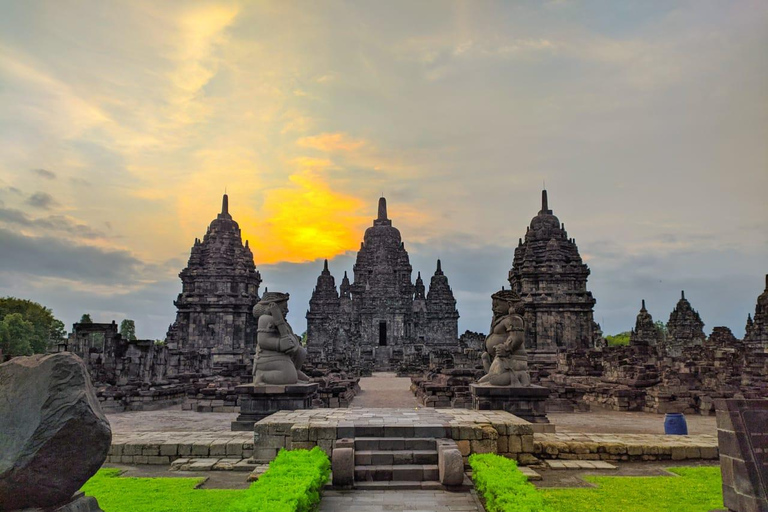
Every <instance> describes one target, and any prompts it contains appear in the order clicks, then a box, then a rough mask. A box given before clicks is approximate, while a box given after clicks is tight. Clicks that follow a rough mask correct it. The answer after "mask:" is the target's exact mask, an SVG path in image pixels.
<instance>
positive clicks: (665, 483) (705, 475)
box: [539, 466, 723, 512]
mask: <svg viewBox="0 0 768 512" xmlns="http://www.w3.org/2000/svg"><path fill="white" fill-rule="evenodd" d="M670 471H672V472H673V473H676V474H678V475H680V477H681V478H675V477H673V476H651V477H649V476H636V477H628V476H586V477H584V479H585V480H587V481H588V482H591V483H594V484H597V485H598V488H596V489H595V488H591V489H584V488H581V489H557V488H547V489H539V492H540V493H541V494H542V495H543V496H544V499H545V501H546V503H547V505H548V506H549V507H550V508H551V509H552V510H553V511H556V512H708V511H709V510H712V509H716V508H723V496H722V487H721V485H722V481H721V479H720V468H719V467H717V466H715V467H683V468H670Z"/></svg>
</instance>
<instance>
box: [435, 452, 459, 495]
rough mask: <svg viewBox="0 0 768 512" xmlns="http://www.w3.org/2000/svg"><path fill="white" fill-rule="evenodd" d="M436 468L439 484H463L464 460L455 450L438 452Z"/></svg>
mask: <svg viewBox="0 0 768 512" xmlns="http://www.w3.org/2000/svg"><path fill="white" fill-rule="evenodd" d="M437 467H438V476H439V479H440V483H441V484H443V485H446V486H451V485H461V484H462V483H463V482H464V459H463V458H462V455H461V453H460V452H459V450H458V449H457V448H447V449H444V450H440V452H438V460H437Z"/></svg>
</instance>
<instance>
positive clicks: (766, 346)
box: [744, 274, 768, 351]
mask: <svg viewBox="0 0 768 512" xmlns="http://www.w3.org/2000/svg"><path fill="white" fill-rule="evenodd" d="M744 342H745V343H748V344H750V345H753V346H756V347H762V349H763V350H764V351H768V274H766V276H765V291H764V292H763V293H761V294H760V295H759V296H758V297H757V304H755V316H754V317H752V316H751V315H747V327H746V333H745V334H744Z"/></svg>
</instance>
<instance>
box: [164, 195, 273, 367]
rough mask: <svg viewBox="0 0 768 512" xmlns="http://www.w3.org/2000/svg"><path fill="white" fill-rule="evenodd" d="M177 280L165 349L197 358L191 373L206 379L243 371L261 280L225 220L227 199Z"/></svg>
mask: <svg viewBox="0 0 768 512" xmlns="http://www.w3.org/2000/svg"><path fill="white" fill-rule="evenodd" d="M179 277H180V278H181V282H182V290H181V293H180V294H179V296H178V298H177V299H176V300H175V301H174V302H173V304H174V305H175V306H176V309H177V312H176V321H175V322H174V323H173V324H172V325H171V326H170V328H169V329H168V334H167V337H166V341H167V343H168V346H169V348H171V349H178V350H180V351H181V352H182V353H185V352H188V353H190V354H197V356H198V357H197V358H198V360H199V361H200V364H199V366H200V367H199V368H195V369H191V368H190V369H189V370H190V371H198V372H202V373H209V372H212V371H213V368H214V367H218V366H223V365H244V366H245V367H246V368H245V369H246V370H248V369H249V368H250V364H251V361H252V360H253V352H254V350H255V340H256V323H255V322H254V319H253V314H252V310H253V306H255V305H256V303H257V302H258V301H259V285H260V284H261V275H260V274H259V272H258V270H256V265H254V263H253V253H252V252H251V249H250V248H249V247H248V242H247V241H246V242H245V245H243V241H242V237H241V234H240V227H239V226H238V224H237V222H235V221H234V220H233V219H232V216H231V215H230V214H229V198H228V197H227V195H226V194H224V197H223V199H222V205H221V213H219V214H218V215H217V216H216V218H215V219H214V220H213V222H211V224H210V226H208V231H207V232H206V234H205V236H204V237H203V240H202V241H201V240H200V239H198V238H196V239H195V244H194V245H193V246H192V250H191V252H190V256H189V263H188V264H187V267H186V268H185V269H184V270H182V271H181V273H180V274H179ZM191 359H193V358H190V360H191Z"/></svg>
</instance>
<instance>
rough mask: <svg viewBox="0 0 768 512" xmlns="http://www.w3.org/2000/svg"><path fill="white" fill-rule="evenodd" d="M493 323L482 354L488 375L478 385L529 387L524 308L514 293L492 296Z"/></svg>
mask: <svg viewBox="0 0 768 512" xmlns="http://www.w3.org/2000/svg"><path fill="white" fill-rule="evenodd" d="M491 298H492V300H493V304H492V309H493V321H492V322H491V333H490V334H489V335H488V337H487V338H486V339H485V350H486V351H485V352H484V353H483V355H482V359H483V368H484V369H485V373H486V375H485V376H483V377H482V378H481V379H480V380H479V381H478V384H480V385H485V386H511V387H528V386H530V385H531V377H530V375H528V355H527V354H526V352H525V319H524V318H523V314H524V313H525V308H524V307H523V303H522V301H521V300H520V297H519V296H518V295H517V294H516V293H515V292H514V291H512V290H501V291H499V292H496V293H494V294H493V295H492V297H491Z"/></svg>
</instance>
